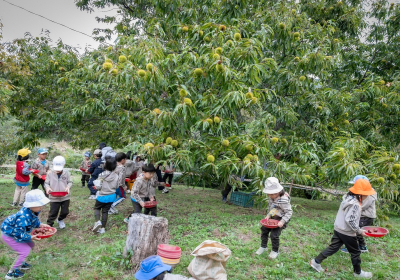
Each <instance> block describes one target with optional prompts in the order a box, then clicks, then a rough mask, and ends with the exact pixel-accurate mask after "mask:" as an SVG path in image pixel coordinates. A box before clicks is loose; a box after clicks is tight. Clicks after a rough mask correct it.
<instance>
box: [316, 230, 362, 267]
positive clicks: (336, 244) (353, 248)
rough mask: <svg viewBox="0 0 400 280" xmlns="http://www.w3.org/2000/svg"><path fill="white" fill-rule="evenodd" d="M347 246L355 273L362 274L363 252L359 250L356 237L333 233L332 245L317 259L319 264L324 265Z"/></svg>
mask: <svg viewBox="0 0 400 280" xmlns="http://www.w3.org/2000/svg"><path fill="white" fill-rule="evenodd" d="M343 244H344V245H346V248H347V250H348V251H349V253H350V257H351V263H352V264H353V269H354V272H355V273H357V274H360V273H361V258H360V255H361V251H360V249H359V248H358V242H357V237H356V236H348V235H344V234H341V233H339V232H337V231H336V230H335V231H334V232H333V236H332V240H331V244H330V245H329V246H328V247H327V248H326V249H325V250H324V251H322V252H321V254H319V255H318V257H316V258H315V260H316V261H317V263H322V261H323V260H325V259H326V258H327V257H329V256H332V255H333V254H335V253H336V252H337V251H339V249H340V248H341V247H342V245H343Z"/></svg>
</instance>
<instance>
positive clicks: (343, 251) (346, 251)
mask: <svg viewBox="0 0 400 280" xmlns="http://www.w3.org/2000/svg"><path fill="white" fill-rule="evenodd" d="M340 251H341V252H342V253H346V254H348V253H349V251H348V250H347V248H346V247H344V248H343V249H342V250H340Z"/></svg>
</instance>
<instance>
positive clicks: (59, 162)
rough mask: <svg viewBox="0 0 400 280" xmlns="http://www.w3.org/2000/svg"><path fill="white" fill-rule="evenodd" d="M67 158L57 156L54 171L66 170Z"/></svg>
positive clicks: (54, 160)
mask: <svg viewBox="0 0 400 280" xmlns="http://www.w3.org/2000/svg"><path fill="white" fill-rule="evenodd" d="M64 165H65V158H64V157H62V156H56V157H55V158H54V159H53V169H54V171H61V170H63V169H64Z"/></svg>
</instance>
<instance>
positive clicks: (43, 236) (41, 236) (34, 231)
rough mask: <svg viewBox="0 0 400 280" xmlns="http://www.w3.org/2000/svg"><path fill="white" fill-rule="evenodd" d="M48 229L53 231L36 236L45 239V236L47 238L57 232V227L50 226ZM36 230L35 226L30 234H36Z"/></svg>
mask: <svg viewBox="0 0 400 280" xmlns="http://www.w3.org/2000/svg"><path fill="white" fill-rule="evenodd" d="M50 229H51V230H52V231H53V232H52V233H51V234H48V235H38V236H37V237H38V238H40V239H45V238H49V237H51V236H53V235H54V234H55V233H56V232H57V229H56V228H53V227H51V228H50ZM38 230H39V229H38V228H35V229H34V230H33V231H32V233H31V235H36V234H37V231H38Z"/></svg>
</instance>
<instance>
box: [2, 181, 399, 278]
mask: <svg viewBox="0 0 400 280" xmlns="http://www.w3.org/2000/svg"><path fill="white" fill-rule="evenodd" d="M79 179H80V178H79V177H78V175H75V176H74V182H75V184H74V187H73V189H72V199H71V206H70V215H69V217H68V218H67V219H66V220H65V223H66V225H67V227H66V229H64V230H59V231H58V233H57V234H56V235H55V236H53V237H52V238H50V239H45V240H42V241H40V242H36V247H35V249H34V250H33V251H32V253H31V254H30V255H29V257H28V259H27V260H28V262H29V263H31V264H32V265H33V266H34V267H33V269H32V270H31V271H29V272H28V273H27V274H26V276H25V277H24V278H25V279H38V280H39V279H40V280H44V279H134V277H133V274H134V272H132V271H131V269H130V267H131V265H130V263H129V262H128V261H127V260H125V259H123V258H122V255H121V254H122V250H123V247H124V245H125V239H126V234H127V233H126V230H127V226H126V224H125V223H124V222H123V218H124V216H126V215H128V214H129V213H130V212H131V211H132V206H131V204H130V201H124V202H123V203H122V205H120V206H119V210H120V214H118V215H112V216H109V223H108V225H107V229H106V230H107V231H106V233H105V234H104V235H101V236H99V235H95V234H93V233H92V232H91V228H92V226H93V223H94V215H93V210H92V209H93V206H94V201H93V200H88V199H87V198H88V196H89V192H88V189H87V188H81V187H80V181H79ZM13 194H14V183H12V181H11V180H10V179H0V222H2V221H3V220H4V219H5V218H6V217H7V216H8V215H10V214H13V213H15V212H16V211H17V208H12V207H11V206H10V203H11V201H12V197H13ZM157 200H158V201H159V208H158V209H159V216H164V217H166V218H167V219H168V221H169V230H170V233H171V239H170V243H171V244H175V245H178V246H180V247H181V248H182V259H181V263H180V264H179V265H178V266H177V267H176V268H175V270H174V272H175V273H179V274H182V275H186V276H190V275H189V274H188V272H187V269H186V268H187V266H188V265H189V263H190V261H191V260H192V258H193V257H192V256H190V253H191V251H192V250H193V249H194V248H195V247H197V246H198V245H199V244H200V243H201V242H202V241H204V240H207V239H211V240H216V241H219V242H221V243H223V244H225V245H226V246H227V247H228V248H229V249H230V250H231V251H232V256H231V258H230V259H229V260H228V263H227V271H228V279H230V280H231V279H234V280H236V279H237V280H242V279H243V280H245V279H296V280H300V279H353V276H352V266H351V262H350V256H349V255H348V254H344V253H341V252H338V253H337V254H335V255H334V256H332V257H330V258H328V259H327V260H325V262H324V263H323V267H326V268H327V272H326V273H324V274H322V275H321V274H318V273H317V272H315V271H314V270H312V269H311V268H310V266H309V265H308V263H309V261H310V259H311V258H313V257H315V256H316V255H317V254H318V253H319V252H320V251H321V250H323V249H324V248H325V247H326V246H327V245H328V244H329V241H330V238H331V236H332V232H333V222H334V219H335V215H336V212H337V209H338V206H339V202H327V201H311V200H307V199H301V198H293V199H292V205H293V208H294V214H293V217H292V219H291V221H290V223H289V225H288V227H287V228H286V229H285V230H284V231H283V233H282V235H281V247H280V252H281V254H280V255H279V256H278V258H277V259H276V260H274V261H270V260H268V258H267V256H268V253H269V252H268V253H264V254H263V255H261V256H257V255H255V253H254V252H255V251H256V250H257V249H258V247H259V245H260V224H259V221H260V220H261V219H262V218H263V217H264V216H265V213H264V211H262V210H256V209H247V208H241V207H237V206H234V205H227V204H222V202H221V195H220V191H218V190H210V189H204V190H203V189H201V188H194V189H193V188H188V187H185V186H177V187H174V189H173V190H172V191H170V193H169V194H164V195H163V194H161V193H158V194H157ZM48 210H49V207H48V206H46V207H45V209H44V210H43V211H42V213H41V214H40V217H41V221H42V222H46V220H47V214H48ZM390 223H391V224H392V225H393V228H394V229H396V230H393V231H392V233H391V234H390V235H388V236H386V237H385V238H369V239H368V240H367V244H368V248H369V250H370V252H369V253H365V254H362V268H363V269H364V270H365V271H372V272H373V273H374V279H400V272H399V271H400V262H399V259H400V248H399V242H400V233H399V231H398V229H399V226H400V218H399V217H390ZM56 225H57V224H56ZM268 247H269V250H270V244H269V245H268ZM15 257H16V254H15V253H14V252H13V251H11V250H10V249H9V248H8V247H6V246H5V245H4V244H0V277H3V276H2V274H3V275H5V273H6V271H7V270H8V268H9V267H10V265H11V264H12V263H13V261H14V259H15Z"/></svg>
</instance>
